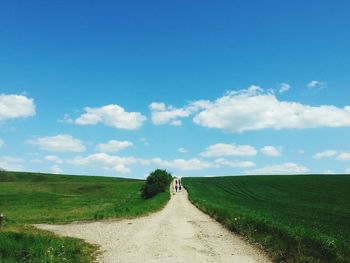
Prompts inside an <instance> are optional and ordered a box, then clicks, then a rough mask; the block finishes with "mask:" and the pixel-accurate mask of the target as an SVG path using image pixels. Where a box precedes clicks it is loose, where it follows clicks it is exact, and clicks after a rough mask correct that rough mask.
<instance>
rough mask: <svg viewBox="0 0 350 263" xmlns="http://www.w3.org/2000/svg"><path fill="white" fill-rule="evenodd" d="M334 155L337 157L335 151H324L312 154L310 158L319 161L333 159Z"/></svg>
mask: <svg viewBox="0 0 350 263" xmlns="http://www.w3.org/2000/svg"><path fill="white" fill-rule="evenodd" d="M336 155H337V151H335V150H325V151H322V152H318V153H316V154H314V155H313V156H312V158H314V159H316V160H320V159H323V158H330V157H334V156H336Z"/></svg>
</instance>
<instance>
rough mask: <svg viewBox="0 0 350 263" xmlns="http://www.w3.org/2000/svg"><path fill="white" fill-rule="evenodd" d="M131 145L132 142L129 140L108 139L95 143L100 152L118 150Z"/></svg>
mask: <svg viewBox="0 0 350 263" xmlns="http://www.w3.org/2000/svg"><path fill="white" fill-rule="evenodd" d="M131 146H133V143H132V142H129V141H117V140H110V141H108V142H107V143H101V144H99V145H97V147H96V149H97V150H98V151H100V152H105V153H106V152H119V151H121V150H123V149H126V148H129V147H131Z"/></svg>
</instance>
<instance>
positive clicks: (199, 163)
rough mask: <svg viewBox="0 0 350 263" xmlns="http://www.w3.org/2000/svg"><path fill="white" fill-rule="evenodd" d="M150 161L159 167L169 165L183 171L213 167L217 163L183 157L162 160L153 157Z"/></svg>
mask: <svg viewBox="0 0 350 263" xmlns="http://www.w3.org/2000/svg"><path fill="white" fill-rule="evenodd" d="M152 162H153V163H154V164H156V165H158V166H160V167H169V168H174V169H179V170H185V171H194V170H203V169H207V168H213V167H216V166H217V165H215V164H213V163H210V162H207V161H203V160H201V159H197V158H192V159H189V160H185V159H174V160H162V159H161V158H153V159H152Z"/></svg>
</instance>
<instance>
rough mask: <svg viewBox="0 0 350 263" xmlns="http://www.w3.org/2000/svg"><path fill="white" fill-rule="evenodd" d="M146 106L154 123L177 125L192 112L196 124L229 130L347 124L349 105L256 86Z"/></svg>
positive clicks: (240, 130) (349, 122) (308, 127)
mask: <svg viewBox="0 0 350 263" xmlns="http://www.w3.org/2000/svg"><path fill="white" fill-rule="evenodd" d="M317 83H318V84H317V85H321V82H317ZM284 84H286V83H284ZM323 84H324V83H323ZM310 85H316V84H315V82H313V84H310ZM286 88H287V86H286V85H284V90H285V89H286ZM149 108H150V110H151V113H152V122H153V123H154V124H156V125H161V124H171V125H181V119H183V118H186V117H190V116H193V115H194V117H193V121H194V123H196V124H198V125H200V126H203V127H208V128H216V129H221V130H225V131H229V132H244V131H249V130H261V129H275V130H280V129H310V128H319V127H333V128H335V127H349V126H350V105H349V106H345V107H343V108H340V107H337V106H334V105H320V106H310V105H305V104H301V103H299V102H293V101H280V100H279V99H278V98H277V97H276V95H275V94H274V93H273V92H272V91H271V90H264V89H262V88H260V87H258V86H251V87H249V88H247V89H243V90H239V91H231V92H228V93H226V95H224V96H222V97H220V98H218V99H216V100H214V101H209V100H197V101H192V102H190V103H188V104H187V105H185V106H184V107H180V108H175V107H173V106H167V105H166V104H165V103H156V102H153V103H151V104H150V105H149Z"/></svg>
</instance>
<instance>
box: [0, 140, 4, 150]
mask: <svg viewBox="0 0 350 263" xmlns="http://www.w3.org/2000/svg"><path fill="white" fill-rule="evenodd" d="M3 145H4V141H3V140H2V139H1V138H0V148H1V147H2V146H3Z"/></svg>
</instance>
